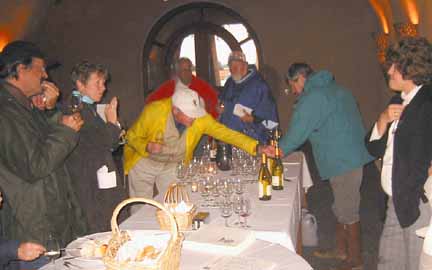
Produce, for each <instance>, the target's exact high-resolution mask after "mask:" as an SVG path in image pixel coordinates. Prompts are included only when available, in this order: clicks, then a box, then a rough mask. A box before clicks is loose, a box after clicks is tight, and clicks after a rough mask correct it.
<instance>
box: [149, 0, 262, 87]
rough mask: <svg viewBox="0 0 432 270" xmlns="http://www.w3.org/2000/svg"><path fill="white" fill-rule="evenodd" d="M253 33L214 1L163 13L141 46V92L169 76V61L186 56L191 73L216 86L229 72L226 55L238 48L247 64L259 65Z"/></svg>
mask: <svg viewBox="0 0 432 270" xmlns="http://www.w3.org/2000/svg"><path fill="white" fill-rule="evenodd" d="M259 48H260V47H259V43H258V40H257V38H256V34H255V33H254V32H253V31H252V29H251V28H250V26H249V25H248V24H247V22H246V21H245V20H244V19H243V18H242V17H241V16H240V15H238V14H237V13H236V12H234V11H233V10H231V9H229V8H227V7H224V6H221V5H218V4H214V3H193V4H188V5H185V6H181V7H178V8H176V9H174V10H172V11H170V12H168V13H167V14H166V15H165V16H163V17H162V18H161V19H160V20H159V21H158V22H157V23H156V25H155V26H154V27H153V29H152V30H151V32H150V34H149V37H148V39H147V42H146V45H145V48H144V56H143V57H144V71H145V72H144V87H145V94H148V93H149V92H151V91H153V90H154V89H156V88H157V87H158V86H159V85H160V84H161V83H162V82H164V81H165V80H167V79H169V78H170V76H171V72H172V70H173V69H172V67H173V63H174V62H175V61H176V59H178V58H179V57H188V58H190V59H191V61H192V62H193V63H194V65H195V67H196V69H195V70H194V73H195V74H196V75H197V76H199V77H200V78H202V79H204V80H206V81H208V82H210V84H212V85H213V86H215V87H216V88H220V87H222V86H223V85H224V83H225V81H226V79H227V78H228V76H229V69H228V63H227V61H228V55H229V53H230V52H231V51H232V50H242V51H243V52H244V53H245V55H246V58H247V60H248V62H249V64H254V65H256V66H257V68H259V63H260V59H261V54H260V49H259Z"/></svg>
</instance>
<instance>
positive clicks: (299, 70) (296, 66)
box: [285, 63, 314, 81]
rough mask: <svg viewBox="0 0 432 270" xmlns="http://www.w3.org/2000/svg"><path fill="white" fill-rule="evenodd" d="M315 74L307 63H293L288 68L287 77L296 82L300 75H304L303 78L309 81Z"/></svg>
mask: <svg viewBox="0 0 432 270" xmlns="http://www.w3.org/2000/svg"><path fill="white" fill-rule="evenodd" d="M313 72H314V71H313V69H312V68H311V67H310V66H309V65H308V64H306V63H293V64H292V65H291V66H290V67H289V68H288V72H287V74H286V75H285V77H286V79H287V80H289V81H293V80H296V79H297V78H298V76H299V75H303V77H305V79H307V78H308V77H309V76H310V75H311V74H312V73H313Z"/></svg>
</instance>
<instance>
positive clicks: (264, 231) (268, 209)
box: [42, 152, 312, 270]
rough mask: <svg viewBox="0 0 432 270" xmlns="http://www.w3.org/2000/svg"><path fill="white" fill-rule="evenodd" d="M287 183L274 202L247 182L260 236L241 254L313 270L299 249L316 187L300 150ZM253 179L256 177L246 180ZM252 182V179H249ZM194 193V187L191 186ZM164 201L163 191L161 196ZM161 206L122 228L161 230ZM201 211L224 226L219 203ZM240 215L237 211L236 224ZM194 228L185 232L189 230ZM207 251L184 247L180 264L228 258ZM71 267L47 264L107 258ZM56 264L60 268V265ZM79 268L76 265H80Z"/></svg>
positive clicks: (252, 220) (279, 266)
mask: <svg viewBox="0 0 432 270" xmlns="http://www.w3.org/2000/svg"><path fill="white" fill-rule="evenodd" d="M283 163H284V178H285V179H286V181H284V184H285V187H284V189H283V190H282V191H273V193H272V199H271V200H270V201H260V200H258V195H257V194H258V184H257V183H248V184H246V191H245V194H244V196H248V197H249V198H250V200H251V205H252V214H251V216H249V218H248V225H249V226H250V228H248V229H249V230H252V231H254V233H255V236H256V239H257V240H256V241H255V242H254V243H253V244H252V245H251V246H249V247H248V248H247V249H246V250H244V251H243V252H242V253H240V254H239V255H238V256H237V257H239V258H242V259H246V260H248V259H254V258H255V259H261V260H266V261H268V262H272V263H274V264H275V265H276V266H275V267H274V268H273V269H274V270H284V269H298V270H309V269H312V267H311V266H310V265H309V264H308V263H307V262H306V261H305V260H304V259H303V258H302V257H301V256H299V255H298V254H296V251H297V252H298V251H299V250H301V238H300V237H301V230H300V228H301V225H300V224H301V208H302V201H304V200H303V196H304V191H305V190H307V188H309V187H310V186H312V181H311V177H310V173H309V169H308V165H307V163H306V160H305V157H304V155H303V153H301V152H295V153H293V154H291V155H289V156H287V157H285V158H284V159H283ZM215 177H220V178H227V177H229V178H231V177H240V178H242V177H244V178H247V176H230V172H229V171H228V172H218V174H217V175H216V176H215ZM245 180H250V179H245ZM248 182H250V181H248ZM189 192H190V191H189ZM190 194H191V199H192V201H194V202H196V201H198V200H200V196H199V193H190ZM156 200H160V201H161V200H162V196H161V197H159V198H156ZM155 211H156V209H155V208H153V207H150V206H143V207H142V208H140V209H139V210H138V211H136V212H135V213H134V214H132V215H131V216H130V217H129V218H128V219H126V220H125V221H124V222H123V223H122V224H120V229H122V230H158V229H159V224H158V223H157V220H156V216H155V215H156V213H155ZM198 211H207V212H209V213H210V215H209V217H208V218H207V219H206V221H205V222H206V223H208V224H211V225H220V226H224V225H223V224H224V220H223V218H222V217H221V216H220V210H219V209H217V208H199V209H198ZM236 218H237V217H236V216H235V215H233V216H232V217H231V219H230V222H231V223H232V222H233V221H234V220H235V219H236ZM189 233H194V232H193V231H189V232H185V234H186V239H187V234H189ZM222 257H223V256H221V255H215V254H211V253H206V252H197V251H192V250H187V249H185V248H183V249H182V254H181V265H180V269H182V270H183V269H184V270H213V269H212V267H211V266H212V263H213V262H214V261H215V260H217V259H220V258H222ZM69 262H70V263H69V264H67V265H68V266H69V267H67V266H65V265H64V262H63V258H62V259H59V260H57V262H56V264H55V265H52V264H49V265H47V266H45V267H43V268H42V269H44V270H51V269H104V266H103V264H102V262H101V261H93V262H89V261H82V260H77V259H72V260H69ZM54 267H56V268H54ZM74 267H76V268H74Z"/></svg>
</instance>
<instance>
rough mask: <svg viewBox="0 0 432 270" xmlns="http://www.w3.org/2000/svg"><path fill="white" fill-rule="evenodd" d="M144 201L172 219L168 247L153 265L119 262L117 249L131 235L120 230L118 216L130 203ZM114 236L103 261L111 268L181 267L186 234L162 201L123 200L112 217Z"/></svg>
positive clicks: (162, 269)
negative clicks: (180, 231) (179, 228)
mask: <svg viewBox="0 0 432 270" xmlns="http://www.w3.org/2000/svg"><path fill="white" fill-rule="evenodd" d="M136 202H142V203H147V204H150V205H153V206H155V207H157V208H158V209H160V210H162V211H163V212H165V213H166V215H167V216H168V217H169V219H170V220H171V223H170V224H171V227H170V229H171V238H170V240H169V242H168V244H167V247H166V249H165V250H164V251H163V252H162V254H161V255H160V256H159V258H158V259H157V262H156V263H155V264H154V265H152V266H145V265H143V266H140V265H137V264H134V265H131V264H129V263H128V262H117V261H116V260H115V258H116V255H117V251H118V250H119V248H120V246H121V245H123V244H124V243H126V242H127V241H129V240H130V236H129V234H128V233H127V232H126V231H120V229H119V227H118V224H117V217H118V214H119V212H120V210H121V209H122V208H123V207H125V206H126V205H128V204H130V203H136ZM111 230H112V237H111V240H110V241H109V243H108V248H107V252H106V253H105V256H104V257H103V262H104V263H105V266H106V268H107V269H109V270H178V269H179V268H180V254H181V247H182V243H183V239H184V236H183V234H182V233H179V231H178V227H177V223H176V221H175V218H174V216H173V215H172V214H171V213H170V212H169V211H168V210H167V209H166V208H165V207H164V206H162V205H161V204H160V203H158V202H155V201H153V200H150V199H145V198H129V199H127V200H124V201H123V202H121V203H120V204H119V205H117V207H116V208H115V209H114V213H113V216H112V218H111Z"/></svg>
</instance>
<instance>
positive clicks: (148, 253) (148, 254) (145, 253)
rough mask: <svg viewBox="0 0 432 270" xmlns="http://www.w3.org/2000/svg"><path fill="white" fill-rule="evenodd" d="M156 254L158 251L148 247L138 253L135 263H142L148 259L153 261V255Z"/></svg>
mask: <svg viewBox="0 0 432 270" xmlns="http://www.w3.org/2000/svg"><path fill="white" fill-rule="evenodd" d="M155 252H156V249H155V248H154V247H153V246H146V247H145V248H143V249H142V250H141V252H139V253H138V255H137V256H136V258H135V261H137V262H141V261H143V260H144V259H146V258H150V259H153V254H154V253H155Z"/></svg>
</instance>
